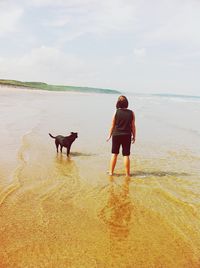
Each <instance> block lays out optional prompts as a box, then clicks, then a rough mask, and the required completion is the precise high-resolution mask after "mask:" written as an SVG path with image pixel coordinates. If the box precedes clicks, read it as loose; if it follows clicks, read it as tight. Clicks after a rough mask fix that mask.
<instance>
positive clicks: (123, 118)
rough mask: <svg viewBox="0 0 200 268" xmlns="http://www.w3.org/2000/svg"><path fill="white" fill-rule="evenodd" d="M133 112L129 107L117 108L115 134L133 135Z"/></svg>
mask: <svg viewBox="0 0 200 268" xmlns="http://www.w3.org/2000/svg"><path fill="white" fill-rule="evenodd" d="M132 120H133V112H132V111H131V110H129V109H117V111H116V114H115V126H114V130H113V134H112V135H113V136H118V135H131V122H132Z"/></svg>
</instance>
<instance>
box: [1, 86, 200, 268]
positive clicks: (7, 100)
mask: <svg viewBox="0 0 200 268" xmlns="http://www.w3.org/2000/svg"><path fill="white" fill-rule="evenodd" d="M117 97H118V96H117V95H109V94H84V93H67V92H45V91H33V90H27V89H17V88H14V89H11V88H1V89H0V127H1V139H0V146H1V150H0V232H1V243H0V267H117V268H118V267H131V268H132V267H181V268H182V267H200V213H199V212H200V182H199V181H200V170H199V166H200V151H199V148H200V125H199V124H198V121H199V116H200V99H199V98H198V97H197V98H195V97H192V98H191V97H185V96H171V95H166V96H158V95H140V94H127V97H128V99H129V108H130V109H132V110H134V112H135V116H136V127H137V137H136V143H135V144H133V145H132V150H131V156H130V158H131V177H130V178H126V177H125V172H124V168H123V159H122V156H121V155H120V156H119V158H118V162H117V166H116V170H115V175H114V176H113V177H112V178H111V177H109V176H108V175H107V174H106V171H107V169H108V166H109V160H110V155H111V153H110V149H111V144H110V143H109V142H106V138H107V136H108V133H109V128H110V126H111V121H112V116H113V114H114V112H115V104H116V101H117ZM71 131H74V132H78V139H77V140H76V141H75V142H74V143H73V145H72V148H71V156H70V158H67V156H66V154H65V153H66V152H65V150H63V153H62V154H60V153H59V154H57V153H56V148H55V144H54V140H53V139H52V138H50V137H49V135H48V133H51V134H52V135H59V134H60V135H64V136H66V135H69V134H70V132H71Z"/></svg>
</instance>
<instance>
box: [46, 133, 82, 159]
mask: <svg viewBox="0 0 200 268" xmlns="http://www.w3.org/2000/svg"><path fill="white" fill-rule="evenodd" d="M49 136H50V137H51V138H53V139H55V144H56V149H57V153H58V146H59V145H60V152H61V153H62V148H63V147H66V148H67V156H69V153H70V148H71V145H72V143H73V142H74V141H75V139H76V138H78V133H77V132H71V135H69V136H66V137H64V136H61V135H58V136H56V137H54V136H52V135H51V134H50V133H49Z"/></svg>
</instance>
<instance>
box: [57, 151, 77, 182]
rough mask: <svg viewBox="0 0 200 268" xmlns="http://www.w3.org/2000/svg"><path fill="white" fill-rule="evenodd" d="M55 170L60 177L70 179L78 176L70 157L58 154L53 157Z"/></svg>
mask: <svg viewBox="0 0 200 268" xmlns="http://www.w3.org/2000/svg"><path fill="white" fill-rule="evenodd" d="M55 164H56V169H57V171H58V172H59V173H60V175H63V176H66V177H70V176H75V177H77V175H78V169H77V166H76V164H75V162H74V160H71V158H70V157H67V156H66V155H62V154H58V155H56V157H55Z"/></svg>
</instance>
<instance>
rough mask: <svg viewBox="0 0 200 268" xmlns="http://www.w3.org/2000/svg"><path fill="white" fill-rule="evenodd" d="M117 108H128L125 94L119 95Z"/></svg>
mask: <svg viewBox="0 0 200 268" xmlns="http://www.w3.org/2000/svg"><path fill="white" fill-rule="evenodd" d="M116 108H117V109H119V108H128V100H127V98H126V97H125V96H122V95H121V96H119V98H118V100H117V103H116Z"/></svg>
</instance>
